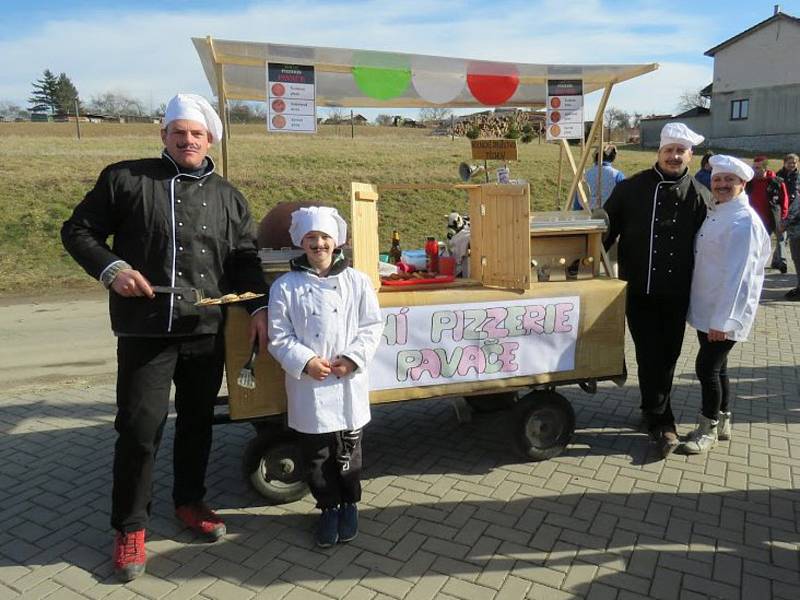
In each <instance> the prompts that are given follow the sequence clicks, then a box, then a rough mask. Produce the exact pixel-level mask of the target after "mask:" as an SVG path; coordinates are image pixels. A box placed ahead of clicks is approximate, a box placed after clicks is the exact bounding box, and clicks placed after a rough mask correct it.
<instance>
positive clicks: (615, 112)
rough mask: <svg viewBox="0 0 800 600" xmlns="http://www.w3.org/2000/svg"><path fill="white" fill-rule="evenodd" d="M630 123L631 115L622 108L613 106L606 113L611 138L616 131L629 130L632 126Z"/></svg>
mask: <svg viewBox="0 0 800 600" xmlns="http://www.w3.org/2000/svg"><path fill="white" fill-rule="evenodd" d="M630 122H631V115H630V114H629V113H627V112H626V111H624V110H622V109H621V108H614V107H613V106H612V107H611V108H609V109H608V110H606V112H605V124H606V127H608V130H609V135H610V136H613V135H614V132H616V131H619V130H624V129H627V128H628V127H629V126H630Z"/></svg>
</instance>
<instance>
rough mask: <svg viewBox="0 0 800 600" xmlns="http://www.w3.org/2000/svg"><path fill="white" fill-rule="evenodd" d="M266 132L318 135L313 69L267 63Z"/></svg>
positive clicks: (305, 66)
mask: <svg viewBox="0 0 800 600" xmlns="http://www.w3.org/2000/svg"><path fill="white" fill-rule="evenodd" d="M267 131H275V132H284V133H316V132H317V102H316V86H315V84H314V67H313V66H311V65H289V64H284V63H267Z"/></svg>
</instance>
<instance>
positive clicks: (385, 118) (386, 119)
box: [375, 113, 392, 127]
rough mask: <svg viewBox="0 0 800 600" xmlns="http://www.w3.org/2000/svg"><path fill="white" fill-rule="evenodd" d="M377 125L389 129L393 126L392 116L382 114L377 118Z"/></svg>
mask: <svg viewBox="0 0 800 600" xmlns="http://www.w3.org/2000/svg"><path fill="white" fill-rule="evenodd" d="M375 124H377V125H382V126H384V127H387V126H389V125H391V124H392V115H387V114H386V113H381V114H379V115H378V116H377V117H375Z"/></svg>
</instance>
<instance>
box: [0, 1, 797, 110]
mask: <svg viewBox="0 0 800 600" xmlns="http://www.w3.org/2000/svg"><path fill="white" fill-rule="evenodd" d="M774 4H775V3H774V2H753V1H752V0H751V1H747V2H746V1H743V0H730V1H726V2H698V1H691V2H689V1H684V0H673V1H671V2H664V1H663V0H662V1H659V2H656V1H650V0H642V1H630V2H624V1H617V0H605V1H603V0H590V1H586V2H579V1H574V2H568V1H566V0H519V1H516V0H511V1H503V0H495V1H486V0H482V1H471V0H464V1H460V0H444V1H438V2H437V1H433V0H406V1H405V2H397V1H391V2H390V1H385V0H380V1H369V0H365V1H364V0H362V1H359V2H355V1H347V0H338V1H336V0H334V1H331V2H314V1H310V0H288V1H287V0H282V1H266V2H264V1H246V0H216V1H213V0H172V1H171V2H164V1H163V0H161V1H154V0H136V1H133V0H117V1H116V2H109V1H101V0H82V1H77V2H70V1H64V0H61V1H47V0H27V1H19V2H16V1H7V0H0V56H2V57H3V65H2V69H0V101H13V102H16V103H18V104H21V105H25V104H26V100H27V97H28V94H29V92H30V84H31V82H33V81H34V80H36V79H38V78H39V77H40V76H41V73H42V71H43V70H44V69H45V68H49V69H51V70H52V71H54V72H56V73H59V72H62V71H63V72H66V73H67V75H69V76H70V78H71V79H72V81H73V83H75V85H76V86H77V88H78V91H79V93H80V95H81V98H82V99H83V100H84V101H87V100H89V99H91V97H92V96H93V95H98V94H101V93H104V92H108V91H114V92H122V93H125V94H127V95H130V96H134V97H137V98H139V99H140V100H142V101H143V102H144V104H145V105H146V106H149V105H151V104H152V105H153V106H158V105H159V104H160V103H161V102H165V101H166V100H167V99H168V98H169V97H170V96H171V95H172V94H173V93H175V92H176V91H193V92H197V93H201V94H204V95H206V96H210V95H211V90H210V89H209V86H208V83H207V82H206V79H205V76H204V75H203V71H202V68H201V67H200V62H199V60H198V58H197V54H196V52H195V50H194V48H193V46H192V44H191V41H190V38H191V37H193V36H194V37H203V36H206V35H212V36H214V37H219V38H227V39H240V40H250V41H261V42H263V41H269V42H283V43H290V44H306V45H318V46H340V47H349V48H367V49H376V50H395V51H401V52H411V53H423V54H435V55H446V56H462V57H470V58H482V59H495V60H510V61H519V62H531V63H650V62H658V63H660V64H661V68H660V69H659V70H658V71H656V72H655V73H651V74H648V75H646V76H644V77H640V78H639V79H637V80H634V81H631V82H627V83H625V84H622V85H619V86H617V87H616V88H615V90H614V92H613V94H612V97H611V101H610V103H609V104H610V105H611V106H617V107H619V108H623V109H625V110H629V111H638V112H641V113H644V114H650V113H669V112H672V111H674V109H675V108H676V105H677V102H678V99H679V97H680V95H681V93H683V92H684V91H687V90H696V89H699V88H701V87H703V86H704V85H706V84H708V83H709V82H710V81H711V76H712V66H713V61H712V60H711V59H710V58H708V57H706V56H704V55H703V53H704V52H705V51H706V50H708V49H709V48H711V47H713V46H715V45H717V44H718V43H720V42H722V41H724V40H726V39H728V38H729V37H731V36H733V35H736V34H737V33H739V32H741V31H743V30H745V29H747V28H748V27H750V26H752V25H754V24H755V23H757V22H759V21H761V20H763V19H766V18H768V17H769V16H770V15H772V11H773V5H774ZM780 4H781V7H782V10H783V11H784V12H786V13H789V14H792V15H794V16H800V0H792V1H788V2H787V1H784V2H781V3H780ZM721 7H724V9H723V12H724V14H719V12H720V8H721ZM593 96H597V94H594V95H593ZM592 102H593V100H592V98H591V97H590V98H589V102H588V103H587V104H588V108H589V109H591V107H592ZM594 102H596V98H595V100H594Z"/></svg>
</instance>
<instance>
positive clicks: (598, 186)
mask: <svg viewBox="0 0 800 600" xmlns="http://www.w3.org/2000/svg"><path fill="white" fill-rule="evenodd" d="M595 184H596V185H595V190H597V206H592V202H593V198H589V208H601V207H602V206H603V194H602V190H603V128H602V127H601V128H600V139H599V140H598V141H597V179H596V181H595ZM589 191H590V192H591V190H589ZM590 196H591V194H590Z"/></svg>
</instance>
